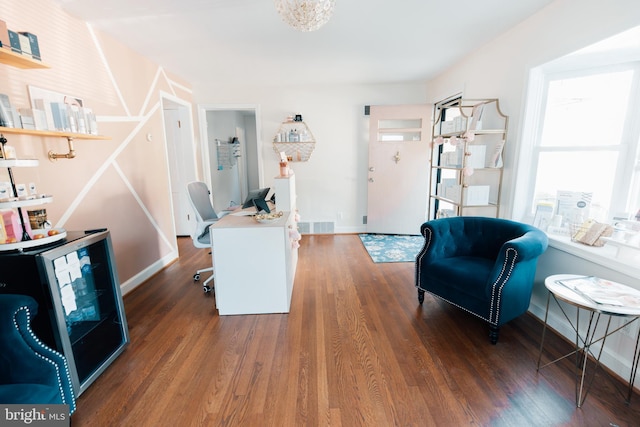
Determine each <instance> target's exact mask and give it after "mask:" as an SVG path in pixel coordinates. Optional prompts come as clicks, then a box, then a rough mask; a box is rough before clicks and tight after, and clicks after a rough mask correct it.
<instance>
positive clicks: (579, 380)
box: [537, 274, 640, 407]
mask: <svg viewBox="0 0 640 427" xmlns="http://www.w3.org/2000/svg"><path fill="white" fill-rule="evenodd" d="M578 277H583V276H577V275H573V274H557V275H554V276H549V277H547V278H546V279H545V282H544V284H545V287H546V288H547V289H548V290H549V295H548V296H547V309H546V313H545V316H544V328H543V330H542V339H541V342H540V353H539V355H538V367H537V369H538V370H540V369H541V368H544V367H545V366H548V365H551V364H553V363H556V362H558V361H560V360H562V359H565V358H566V357H568V356H571V355H575V356H576V370H577V371H578V374H579V375H578V376H577V377H576V406H577V407H580V406H581V405H582V404H583V403H584V400H585V399H586V397H587V394H588V392H589V389H590V387H591V384H592V382H593V378H594V374H595V371H594V372H593V374H592V375H591V379H590V380H589V383H588V384H586V385H585V371H586V367H587V357H588V356H589V355H591V356H592V357H593V358H594V359H595V361H596V367H595V369H597V368H598V367H599V366H600V356H601V355H602V351H603V349H604V344H605V341H606V339H607V337H608V336H610V335H611V334H614V333H616V332H618V331H619V330H621V329H622V328H624V327H625V326H626V325H628V324H629V323H631V322H634V321H636V320H637V319H638V317H640V307H639V306H637V305H636V306H618V305H608V304H598V303H596V302H594V301H592V300H589V299H587V298H585V297H584V296H582V295H580V294H579V293H577V292H575V291H573V290H572V289H569V288H568V287H566V286H564V285H562V284H561V283H559V281H561V280H567V279H572V278H578ZM630 290H631V292H634V291H635V290H633V289H632V288H630ZM635 292H637V291H635ZM551 297H553V299H554V300H555V301H556V303H557V304H558V307H560V310H561V311H562V314H563V315H564V317H565V318H566V319H567V321H568V322H569V323H570V324H571V327H572V328H573V330H574V331H575V333H576V341H575V350H574V351H572V352H571V353H568V354H566V355H564V356H562V357H560V358H558V359H556V360H553V361H551V362H549V363H547V364H545V365H543V366H540V362H541V359H542V350H543V347H544V338H545V334H546V331H547V320H548V316H549V303H550V301H551ZM559 300H561V301H564V302H566V303H568V304H571V305H573V306H575V307H576V318H575V323H573V322H572V321H571V319H570V318H569V316H568V315H567V313H566V312H565V310H564V308H563V307H562V305H560V303H559ZM581 310H583V311H587V312H588V318H589V321H588V326H587V330H586V331H585V332H584V334H583V335H581V334H580V331H579V325H580V311H581ZM601 315H605V316H607V318H606V319H605V320H606V321H607V323H606V328H605V330H604V332H603V333H602V334H600V335H598V334H597V331H596V329H597V327H598V323H599V322H600V316H601ZM614 316H615V317H624V318H627V319H628V320H626V322H625V323H624V324H623V325H621V326H618V327H617V328H614V329H613V330H612V329H611V319H612V317H614ZM599 342H602V343H601V345H600V350H599V351H598V352H597V354H594V353H593V352H592V351H591V346H592V345H593V344H596V343H599ZM639 343H640V330H639V331H638V336H637V337H636V345H635V350H634V355H633V362H632V366H631V374H630V376H629V384H628V390H627V396H626V398H627V403H629V402H630V400H631V395H632V394H633V383H634V382H635V377H636V372H637V370H638V362H639V358H640V348H639V345H638V344H639ZM583 393H584V394H583Z"/></svg>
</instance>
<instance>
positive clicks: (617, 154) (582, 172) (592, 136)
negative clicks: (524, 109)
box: [520, 30, 640, 229]
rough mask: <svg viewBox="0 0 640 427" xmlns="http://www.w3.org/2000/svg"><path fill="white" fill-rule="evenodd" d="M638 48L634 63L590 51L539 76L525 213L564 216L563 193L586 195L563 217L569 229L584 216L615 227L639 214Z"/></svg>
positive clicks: (549, 66)
mask: <svg viewBox="0 0 640 427" xmlns="http://www.w3.org/2000/svg"><path fill="white" fill-rule="evenodd" d="M635 33H636V34H638V30H635ZM595 50H597V49H595ZM635 50H636V57H629V56H628V55H627V56H626V58H627V59H625V60H621V56H620V55H612V54H611V51H610V50H609V51H608V54H606V55H604V54H603V53H602V52H594V49H593V48H590V49H588V50H585V51H582V52H577V53H576V54H574V55H572V56H571V57H567V58H562V60H559V61H557V62H556V63H551V64H547V65H545V66H543V67H541V68H540V70H537V73H538V74H537V75H538V76H539V78H538V79H537V83H538V84H536V85H533V86H532V87H534V88H535V89H536V90H537V93H533V94H532V93H531V92H530V94H529V95H530V97H532V99H535V101H533V102H530V104H529V108H528V111H529V114H528V117H527V118H526V120H527V125H525V126H528V129H529V131H528V135H529V138H530V144H531V146H530V148H531V150H530V151H529V153H530V155H531V157H530V159H529V163H530V165H531V170H530V174H529V176H528V177H527V178H525V180H528V182H529V185H528V186H527V188H528V191H527V196H526V197H527V199H528V200H526V206H527V210H528V212H525V215H526V214H529V215H531V216H533V215H535V213H536V208H537V207H538V206H550V205H553V206H555V209H556V210H555V213H556V214H558V213H560V212H558V206H559V205H560V203H559V201H558V195H559V192H571V193H572V194H580V195H581V197H583V200H584V201H585V203H586V209H584V210H581V209H575V210H573V211H565V212H563V213H565V215H564V217H563V218H562V226H563V227H564V228H565V229H566V228H568V227H570V224H571V223H575V222H579V221H582V220H583V219H587V218H586V217H589V218H593V219H595V220H597V221H600V222H611V221H612V218H614V217H621V216H628V217H632V218H633V217H634V216H635V214H636V212H638V210H639V209H640V150H639V148H638V147H639V146H640V61H638V57H640V54H639V53H638V51H640V47H635ZM536 103H537V106H536V105H535V104H536ZM532 111H536V112H537V114H535V116H536V117H530V115H533V114H531V112H532ZM526 162H527V161H526V160H525V159H522V160H521V163H520V164H521V165H524V164H526ZM522 167H523V166H521V168H522ZM521 177H522V175H521ZM520 182H522V181H520ZM522 201H524V200H522ZM583 215H584V217H583ZM558 219H559V218H558Z"/></svg>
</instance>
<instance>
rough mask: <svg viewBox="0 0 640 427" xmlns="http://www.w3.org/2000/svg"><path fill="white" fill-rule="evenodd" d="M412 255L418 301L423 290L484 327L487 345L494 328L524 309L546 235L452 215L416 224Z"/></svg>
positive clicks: (501, 221)
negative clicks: (420, 239)
mask: <svg viewBox="0 0 640 427" xmlns="http://www.w3.org/2000/svg"><path fill="white" fill-rule="evenodd" d="M420 231H421V233H422V235H423V236H424V238H425V243H424V247H423V248H422V250H421V251H420V253H419V254H418V255H417V257H416V287H417V288H418V302H419V303H420V304H422V303H423V301H424V293H425V292H429V293H431V294H433V295H435V296H437V297H439V298H441V299H443V300H445V301H447V302H449V303H451V304H453V305H455V306H456V307H458V308H461V309H462V310H464V311H467V312H469V313H472V314H474V315H476V316H478V317H479V318H481V319H483V320H484V321H486V322H488V323H489V327H490V332H489V337H490V340H491V343H492V344H496V343H497V342H498V334H499V330H500V326H501V325H503V324H505V323H506V322H508V321H510V320H512V319H514V318H516V317H518V316H520V315H521V314H523V313H525V312H526V311H527V310H528V308H529V302H530V300H531V291H532V289H533V279H534V276H535V272H536V265H537V262H538V257H539V256H540V255H542V253H543V252H544V251H545V250H546V249H547V235H546V234H545V233H544V232H543V231H541V230H539V229H538V228H536V227H533V226H531V225H528V224H523V223H519V222H516V221H510V220H506V219H499V218H485V217H453V218H441V219H436V220H434V221H429V222H426V223H424V224H422V226H421V228H420Z"/></svg>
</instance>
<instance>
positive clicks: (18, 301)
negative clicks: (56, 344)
mask: <svg viewBox="0 0 640 427" xmlns="http://www.w3.org/2000/svg"><path fill="white" fill-rule="evenodd" d="M37 310H38V304H37V303H36V301H35V300H34V299H33V298H31V297H29V296H26V295H9V294H2V295H0V348H1V349H2V351H0V403H2V404H66V405H69V413H70V414H72V413H73V412H74V411H75V409H76V403H75V395H74V393H73V386H72V384H71V377H70V375H69V367H68V365H67V360H66V358H65V357H64V356H63V355H62V354H60V353H58V352H57V351H55V350H53V349H51V348H49V347H47V346H46V345H45V344H43V343H42V341H40V340H39V339H38V338H37V337H36V336H35V335H34V333H33V331H32V330H31V318H32V317H33V316H35V315H36V313H37Z"/></svg>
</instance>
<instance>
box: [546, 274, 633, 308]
mask: <svg viewBox="0 0 640 427" xmlns="http://www.w3.org/2000/svg"><path fill="white" fill-rule="evenodd" d="M557 283H559V284H561V285H563V286H565V287H567V288H569V289H571V290H572V291H574V292H575V293H577V294H578V295H580V296H582V297H584V298H586V299H587V300H589V301H591V302H593V303H594V304H603V305H615V306H620V307H640V291H639V290H636V289H634V288H631V287H629V286H626V285H623V284H620V283H617V282H613V281H611V280H606V279H601V278H599V277H595V276H585V277H574V278H569V279H562V280H557Z"/></svg>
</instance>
